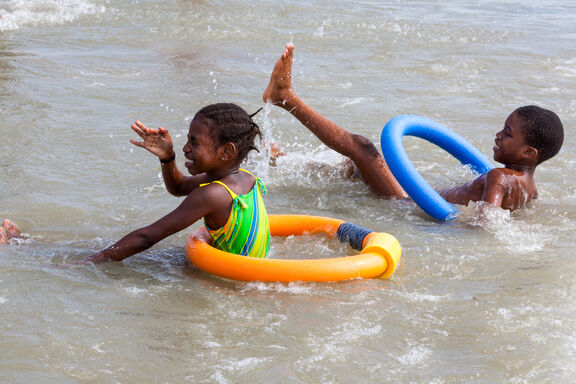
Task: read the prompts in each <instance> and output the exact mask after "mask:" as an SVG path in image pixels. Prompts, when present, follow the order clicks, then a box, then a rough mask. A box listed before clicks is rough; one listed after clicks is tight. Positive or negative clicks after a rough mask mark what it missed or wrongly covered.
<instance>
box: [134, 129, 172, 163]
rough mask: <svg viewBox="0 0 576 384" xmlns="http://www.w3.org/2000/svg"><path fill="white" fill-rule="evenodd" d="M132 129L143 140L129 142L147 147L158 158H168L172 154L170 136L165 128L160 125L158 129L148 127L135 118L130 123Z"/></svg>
mask: <svg viewBox="0 0 576 384" xmlns="http://www.w3.org/2000/svg"><path fill="white" fill-rule="evenodd" d="M132 130H133V131H134V132H136V134H137V135H138V136H140V137H141V138H142V139H143V140H144V141H136V140H133V139H132V140H130V142H131V143H132V144H134V145H135V146H137V147H140V148H145V149H147V150H148V151H149V152H150V153H153V154H154V155H156V156H158V158H160V160H162V159H169V158H170V157H172V156H173V155H174V148H173V145H172V138H170V134H169V133H168V130H167V129H164V128H162V127H160V128H158V129H150V128H148V127H146V126H145V125H144V124H142V123H141V122H140V121H138V120H136V122H135V123H134V124H132Z"/></svg>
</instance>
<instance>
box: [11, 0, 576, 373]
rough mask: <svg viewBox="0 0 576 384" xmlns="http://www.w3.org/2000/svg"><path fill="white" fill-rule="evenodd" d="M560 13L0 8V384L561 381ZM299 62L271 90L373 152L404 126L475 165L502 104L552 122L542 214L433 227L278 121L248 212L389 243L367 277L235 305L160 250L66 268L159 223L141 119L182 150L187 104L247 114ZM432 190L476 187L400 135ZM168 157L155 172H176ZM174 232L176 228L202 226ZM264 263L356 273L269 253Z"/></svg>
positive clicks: (420, 8) (284, 289) (567, 228)
mask: <svg viewBox="0 0 576 384" xmlns="http://www.w3.org/2000/svg"><path fill="white" fill-rule="evenodd" d="M568 3H569V2H566V1H563V2H562V1H556V0H551V1H546V2H538V1H535V0H528V1H504V2H494V1H489V0H481V1H475V2H469V1H459V0H450V1H422V0H414V1H404V0H398V1H386V2H378V1H364V2H352V3H351V2H344V1H315V2H307V1H297V0H293V1H290V0H288V1H279V2H266V1H259V0H256V1H250V2H247V1H227V0H223V1H215V2H213V1H177V0H172V1H162V2H158V1H136V2H125V1H118V0H108V1H103V0H38V1H33V2H32V1H27V0H11V1H0V16H1V18H0V95H1V97H0V111H1V116H2V118H1V119H0V217H1V218H4V217H8V218H11V219H13V220H15V221H16V222H17V223H18V224H19V225H20V227H21V228H22V229H23V231H24V232H26V233H27V234H28V236H29V237H28V238H27V239H26V240H24V241H22V242H21V243H20V244H14V245H10V246H0V382H6V383H44V382H50V383H84V382H85V383H146V382H149V383H182V382H190V383H348V382H353V383H358V382H366V383H374V382H379V383H434V384H440V383H503V382H506V383H568V382H572V381H573V380H574V376H575V374H576V357H575V356H576V331H575V330H576V321H575V320H574V319H575V318H576V316H575V315H576V313H575V312H576V301H575V299H574V294H575V288H574V286H575V283H576V277H575V272H576V263H575V261H574V257H573V255H574V249H575V246H576V239H575V237H574V232H575V230H576V182H575V181H574V178H573V172H574V171H573V169H574V166H575V164H576V156H575V144H574V140H573V128H572V127H573V121H574V118H575V117H576V97H575V93H574V85H575V79H576V46H575V45H574V41H575V37H576V29H575V28H574V25H575V24H574V18H575V17H576V6H574V5H567V4H568ZM288 42H293V43H294V44H295V45H296V59H295V66H294V86H295V88H296V89H297V91H298V92H299V93H300V94H301V96H302V97H303V98H304V99H305V100H306V101H307V102H308V103H309V104H310V105H312V106H313V107H314V108H317V109H318V110H320V111H322V112H323V113H324V114H326V115H327V116H328V117H329V118H331V119H333V120H334V121H336V122H338V123H339V124H341V125H342V126H344V127H345V128H347V129H350V130H351V131H353V132H355V133H360V134H363V135H365V136H367V137H369V138H370V139H372V140H374V141H375V142H379V136H380V131H381V129H382V127H383V125H384V124H385V123H386V122H387V121H388V120H389V119H390V118H392V117H394V116H396V115H399V114H403V113H411V114H418V115H423V116H427V117H429V118H432V119H434V120H436V121H439V122H441V123H443V124H445V125H447V126H448V127H450V128H452V129H454V130H455V131H456V132H458V133H460V134H461V135H462V136H464V137H466V138H467V139H468V140H469V141H470V142H472V143H473V144H474V145H475V146H477V147H478V148H479V149H480V150H481V151H482V152H483V153H485V154H486V155H488V156H491V152H492V151H491V148H492V145H493V140H494V134H495V132H497V131H498V130H500V128H501V126H502V125H503V122H504V120H505V119H506V117H507V115H508V114H509V113H510V112H511V111H512V110H514V109H515V108H516V107H518V106H521V105H526V104H538V105H541V106H543V107H546V108H549V109H552V110H554V111H556V112H557V113H558V114H559V115H560V117H561V118H562V120H563V122H564V125H565V131H566V140H565V144H564V147H563V149H562V151H561V153H560V154H559V155H558V156H557V157H556V158H554V159H552V160H550V161H548V162H546V163H544V164H542V165H541V166H540V167H539V168H538V170H537V172H536V180H537V183H538V187H539V192H540V199H539V200H538V201H536V202H534V203H533V204H532V205H531V207H530V208H529V209H523V210H519V211H518V212H515V213H513V214H512V215H508V214H507V213H506V212H504V211H496V212H493V215H492V217H490V218H489V220H488V221H484V222H482V221H479V220H478V214H477V212H476V207H474V206H470V207H460V209H461V211H462V214H461V215H460V216H459V218H457V219H456V220H454V221H452V222H449V223H444V224H441V223H438V222H436V221H434V220H432V219H430V218H428V217H426V215H424V214H423V213H422V212H421V211H420V210H419V209H418V208H417V207H416V206H415V205H413V204H411V203H408V202H399V201H389V200H384V199H380V198H378V197H376V196H375V195H373V194H372V193H370V192H369V191H368V189H367V188H366V187H365V185H363V184H362V183H361V182H359V181H355V180H350V179H347V178H345V177H343V176H342V167H341V166H340V164H341V163H342V160H343V158H342V157H340V156H339V155H337V154H335V153H334V152H332V151H330V150H328V149H327V148H326V147H324V146H323V145H321V143H320V142H319V141H318V140H317V139H316V138H315V137H314V136H312V135H311V134H310V133H309V132H308V131H307V130H306V129H305V128H304V127H302V126H301V125H300V124H299V123H298V122H297V121H295V120H294V119H293V118H291V117H290V116H289V114H288V113H286V112H285V111H282V110H280V109H278V108H275V107H274V108H271V107H269V106H268V108H266V109H265V110H264V111H263V112H261V113H260V114H259V115H258V117H257V119H258V122H259V124H260V125H261V127H262V128H263V130H264V131H265V141H266V142H267V143H270V142H277V143H280V144H281V146H282V148H283V149H284V151H286V152H287V153H288V155H287V156H285V157H282V158H280V159H278V161H277V164H276V166H270V165H269V162H268V159H267V158H266V155H265V151H262V154H253V155H252V156H251V157H250V159H249V161H248V163H247V164H245V168H248V169H250V170H252V171H254V172H256V173H257V174H258V175H259V176H261V177H263V178H264V180H265V182H266V183H267V186H268V191H269V193H268V195H267V197H266V203H267V207H268V210H269V212H270V213H300V214H314V215H323V216H330V217H337V218H342V219H346V220H349V221H352V222H355V223H357V224H360V225H363V226H365V227H368V228H371V229H373V230H375V231H380V232H389V233H391V234H393V235H394V236H396V237H397V238H398V240H399V241H400V243H401V244H402V247H403V255H402V262H401V265H400V266H399V268H398V270H397V271H396V273H395V274H394V276H392V278H391V279H389V280H384V281H382V280H352V281H347V282H340V283H291V284H279V283H258V282H253V283H244V282H234V281H227V280H223V279H220V278H217V277H214V276H211V275H208V274H206V273H203V272H201V271H198V270H196V269H194V268H193V267H192V266H191V265H190V264H189V262H188V261H187V259H186V257H185V253H184V249H183V245H184V242H185V239H186V237H187V235H188V233H189V232H185V233H181V234H178V235H175V236H173V237H171V238H169V239H167V240H165V241H164V242H162V243H160V244H158V245H156V246H155V247H153V248H152V249H151V250H149V251H147V252H144V253H142V254H140V255H138V256H136V257H133V258H130V259H128V260H126V261H125V262H123V263H117V264H112V263H111V264H107V265H100V266H88V267H67V266H64V265H63V264H66V262H68V261H71V260H79V259H82V258H84V257H86V256H88V255H90V254H92V253H93V252H95V251H97V250H100V249H102V248H103V247H105V246H107V245H110V244H111V243H112V242H114V241H115V240H117V239H119V238H120V237H121V236H123V235H124V234H126V233H127V232H128V231H130V230H132V229H135V228H138V227H139V226H143V225H145V224H148V223H150V222H152V221H154V220H156V219H157V218H159V217H161V216H162V215H164V214H165V213H167V212H169V211H170V210H171V209H173V208H175V207H176V206H177V204H178V203H179V201H180V200H179V199H176V198H172V197H170V196H169V195H168V194H167V193H166V191H165V190H164V187H163V184H162V181H161V178H160V175H159V172H160V170H159V164H158V161H157V160H156V159H155V158H153V156H151V155H150V154H148V153H146V152H145V151H144V150H141V149H139V148H136V147H133V146H132V145H131V144H130V143H129V139H130V138H133V137H134V135H133V133H132V131H131V130H130V124H131V123H132V122H133V121H134V120H135V119H139V120H142V121H143V122H145V123H146V124H148V125H150V126H153V127H155V126H159V125H162V126H164V127H166V128H168V129H170V130H171V132H172V135H173V138H174V140H175V144H176V146H177V147H178V149H179V148H181V147H182V146H183V144H184V140H185V135H186V131H187V126H188V124H189V122H190V120H191V118H192V117H193V115H194V113H195V112H196V111H197V110H198V109H199V108H201V107H202V106H204V105H207V104H210V103H214V102H222V101H229V102H235V103H238V104H239V105H241V106H242V107H244V108H246V109H247V110H248V111H250V112H253V111H255V110H256V109H258V108H259V107H260V106H262V105H263V104H262V102H261V94H262V91H263V90H264V88H265V87H266V85H267V83H268V76H269V73H270V71H271V69H272V66H273V63H274V61H275V59H276V58H277V57H278V56H279V54H280V53H281V51H282V49H283V47H284V45H285V44H286V43H288ZM405 146H406V148H407V151H408V153H409V156H410V158H411V159H412V161H413V162H414V163H415V164H416V166H417V167H418V169H419V170H420V171H421V172H422V173H423V174H424V175H425V176H426V178H427V179H428V180H429V182H430V183H431V184H432V185H433V186H435V187H437V188H442V187H449V186H452V185H456V184H458V183H462V182H465V181H468V180H470V179H471V178H472V177H473V175H471V174H470V173H469V172H468V171H466V170H465V169H464V168H463V167H461V166H460V165H459V164H457V163H456V161H455V160H454V159H453V158H451V157H450V156H449V155H447V154H446V153H444V152H442V151H440V150H438V149H437V148H435V147H434V146H432V145H430V144H429V143H426V142H423V141H422V140H419V139H414V138H407V139H406V140H405ZM182 158H183V157H182V156H181V155H180V156H179V158H178V162H179V164H180V165H182ZM199 225H200V224H196V225H195V226H194V227H193V228H195V227H197V226H199ZM273 252H274V255H275V256H277V257H297V258H309V257H326V256H330V257H336V256H342V255H346V254H350V253H352V252H353V251H352V250H351V249H350V248H349V247H347V246H345V245H341V244H339V243H336V242H334V241H331V240H328V239H323V238H321V237H320V238H319V237H306V238H288V239H275V240H274V249H273Z"/></svg>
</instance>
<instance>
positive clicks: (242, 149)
mask: <svg viewBox="0 0 576 384" xmlns="http://www.w3.org/2000/svg"><path fill="white" fill-rule="evenodd" d="M252 116H253V115H249V114H248V113H247V112H246V111H245V110H244V109H243V108H241V107H239V106H238V105H236V104H232V103H217V104H211V105H207V106H206V107H204V108H202V109H201V110H199V111H198V112H197V113H196V116H195V118H196V117H201V118H204V119H207V120H210V121H211V122H212V124H211V126H210V128H211V131H210V134H211V136H212V138H213V139H214V140H215V141H216V143H217V144H218V145H221V144H224V143H228V142H231V143H234V144H236V146H237V147H238V159H237V160H238V163H241V162H242V161H243V160H244V159H245V158H246V156H247V155H248V152H250V151H251V150H253V149H254V150H256V151H258V148H256V146H255V145H254V139H255V138H256V136H259V137H260V139H262V132H261V131H260V128H259V127H258V125H257V124H256V123H255V122H254V121H253V120H252Z"/></svg>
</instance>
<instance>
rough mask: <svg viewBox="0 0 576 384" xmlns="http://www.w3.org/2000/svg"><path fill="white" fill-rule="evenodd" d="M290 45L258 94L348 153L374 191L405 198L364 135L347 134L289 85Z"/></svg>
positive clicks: (339, 149) (332, 145) (291, 58)
mask: <svg viewBox="0 0 576 384" xmlns="http://www.w3.org/2000/svg"><path fill="white" fill-rule="evenodd" d="M293 58H294V46H293V45H291V44H289V45H287V46H286V48H285V49H284V52H283V53H282V56H281V57H280V58H279V59H278V60H277V61H276V64H275V66H274V69H273V70H272V74H271V75H270V83H269V84H268V87H267V88H266V90H265V91H264V94H263V95H262V99H263V100H264V101H265V102H270V103H272V104H274V105H277V106H279V107H281V108H283V109H285V110H286V111H289V112H290V113H291V114H292V115H293V116H294V117H296V118H297V119H298V120H299V121H300V122H301V123H302V124H304V126H305V127H306V128H308V129H309V130H310V131H311V132H312V133H313V134H314V135H316V136H317V137H318V138H319V139H320V140H321V141H322V142H323V143H324V144H325V145H327V146H328V147H330V148H332V149H333V150H335V151H336V152H338V153H340V154H342V155H344V156H346V157H349V158H350V159H351V160H352V161H353V162H354V164H355V166H356V167H357V168H358V171H359V173H360V175H361V176H362V179H363V180H364V182H365V183H366V184H368V186H370V188H371V189H372V190H373V191H374V192H375V193H377V194H379V195H382V196H394V197H402V198H405V197H407V196H408V195H407V194H406V192H405V191H404V190H403V189H402V187H401V186H400V184H399V183H398V181H397V180H396V179H395V178H394V175H392V172H391V171H390V169H389V168H388V165H387V164H386V161H385V160H384V157H382V155H381V154H380V153H379V152H378V149H377V148H376V147H375V146H374V144H373V143H372V142H371V141H370V140H368V139H367V138H365V137H364V136H360V135H355V134H351V133H350V132H348V131H347V130H345V129H344V128H342V127H340V126H339V125H337V124H335V123H334V122H332V121H330V120H329V119H327V118H326V117H324V116H323V115H321V114H320V113H318V112H316V111H315V110H313V109H312V108H310V107H309V106H308V105H307V104H306V103H304V101H302V99H300V97H298V95H297V94H296V92H295V91H294V88H293V87H292V63H293Z"/></svg>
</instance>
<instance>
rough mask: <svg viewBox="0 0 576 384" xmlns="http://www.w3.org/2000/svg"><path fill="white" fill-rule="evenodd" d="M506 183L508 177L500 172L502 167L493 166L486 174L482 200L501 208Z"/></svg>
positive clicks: (506, 186)
mask: <svg viewBox="0 0 576 384" xmlns="http://www.w3.org/2000/svg"><path fill="white" fill-rule="evenodd" d="M508 183H509V178H507V177H506V175H505V174H504V172H502V169H498V168H495V169H492V170H490V172H488V173H487V174H486V182H485V184H484V192H483V194H482V201H484V202H486V203H488V204H490V205H493V206H495V207H498V208H501V207H502V201H503V200H504V194H505V192H506V190H507V189H508V188H509V186H508V185H507V184H508Z"/></svg>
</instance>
